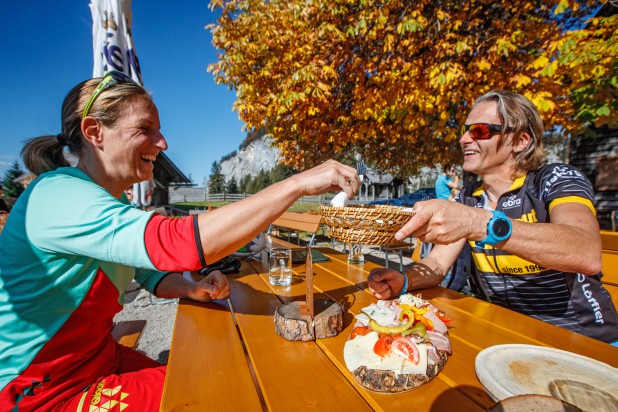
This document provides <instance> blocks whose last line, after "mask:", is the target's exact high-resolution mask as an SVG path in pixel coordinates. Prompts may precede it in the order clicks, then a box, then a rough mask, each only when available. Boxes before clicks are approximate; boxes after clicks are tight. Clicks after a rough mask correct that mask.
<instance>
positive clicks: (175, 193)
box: [169, 187, 379, 204]
mask: <svg viewBox="0 0 618 412" xmlns="http://www.w3.org/2000/svg"><path fill="white" fill-rule="evenodd" d="M249 196H251V194H250V193H207V192H206V189H205V188H203V187H170V188H169V202H170V204H175V203H186V202H237V201H239V200H242V199H244V198H247V197H249ZM333 197H334V195H332V194H330V195H320V196H303V197H301V198H300V199H298V201H299V202H300V203H309V204H324V203H328V202H330V200H331V199H332V198H333ZM375 199H379V198H378V197H376V198H375ZM375 199H373V198H369V197H367V196H363V197H362V198H361V197H359V196H357V197H356V199H355V201H351V202H350V203H366V202H370V201H372V200H375Z"/></svg>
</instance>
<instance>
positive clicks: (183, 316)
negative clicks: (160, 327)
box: [161, 265, 263, 411]
mask: <svg viewBox="0 0 618 412" xmlns="http://www.w3.org/2000/svg"><path fill="white" fill-rule="evenodd" d="M242 270H244V271H247V270H248V271H250V272H253V270H252V269H251V267H250V266H249V265H244V268H242ZM206 405H207V406H208V408H209V409H212V410H250V411H255V410H262V409H263V407H262V403H261V401H260V395H259V394H258V392H257V390H256V386H255V384H254V381H253V377H252V376H251V372H250V369H249V366H248V364H247V359H246V356H245V351H244V349H243V346H242V342H241V340H240V337H239V334H238V330H237V328H236V325H235V323H234V320H233V318H232V314H231V313H230V311H229V309H228V307H227V306H226V305H224V304H222V303H221V302H214V303H197V302H193V301H191V300H187V299H181V300H180V304H179V305H178V312H177V314H176V321H175V322H174V331H173V335H172V343H171V347H170V357H169V360H168V365H167V376H166V378H165V385H164V388H163V399H162V401H161V410H162V411H203V410H204V409H205V406H206Z"/></svg>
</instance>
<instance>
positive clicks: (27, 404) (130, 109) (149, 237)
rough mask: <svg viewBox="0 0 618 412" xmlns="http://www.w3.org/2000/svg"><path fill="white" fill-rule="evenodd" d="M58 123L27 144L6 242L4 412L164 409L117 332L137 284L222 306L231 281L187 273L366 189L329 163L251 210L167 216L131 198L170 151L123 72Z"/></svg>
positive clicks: (250, 201) (241, 205) (271, 192)
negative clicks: (127, 195) (299, 209)
mask: <svg viewBox="0 0 618 412" xmlns="http://www.w3.org/2000/svg"><path fill="white" fill-rule="evenodd" d="M61 124H62V128H61V130H62V131H61V133H60V134H58V135H57V136H42V137H39V138H34V139H31V140H29V141H28V142H27V143H26V145H25V147H24V149H23V151H22V153H23V159H24V163H25V165H26V166H27V167H28V169H29V170H31V171H32V172H34V173H36V174H37V175H39V177H38V178H37V179H36V180H35V181H34V182H32V183H31V184H30V185H29V186H28V188H27V189H26V191H24V193H23V194H22V195H21V196H20V198H19V200H18V201H17V203H16V204H15V207H14V208H13V209H12V212H11V214H10V216H9V219H8V220H7V223H6V225H5V227H4V231H3V232H2V234H1V235H0V324H2V334H0V365H2V367H1V368H0V410H2V411H20V412H23V411H35V410H36V411H47V410H54V411H69V410H70V411H76V410H77V411H82V410H83V411H92V410H95V409H96V410H99V409H100V410H103V409H105V408H108V407H109V409H111V407H110V406H109V404H108V403H107V402H109V401H110V399H112V398H113V399H114V400H115V401H118V402H122V405H119V407H121V406H122V407H121V409H122V410H123V411H125V412H132V411H136V412H137V411H139V412H143V411H158V410H159V405H160V402H161V393H162V388H163V382H164V378H165V372H166V367H165V366H163V365H160V364H159V363H157V362H155V361H154V360H152V359H150V358H147V357H146V356H144V355H141V354H140V353H138V352H136V351H134V350H133V349H130V348H126V347H123V346H120V345H119V344H117V343H116V341H115V340H114V339H113V337H112V335H111V333H110V332H111V330H112V326H113V317H114V314H116V313H117V312H119V311H120V310H121V309H122V305H121V303H120V302H123V295H124V291H125V290H126V287H127V286H128V285H129V283H130V282H131V281H132V279H134V278H135V279H136V280H137V281H138V282H139V283H140V284H141V285H142V286H143V287H144V288H146V289H148V290H149V291H151V293H154V294H155V295H156V296H158V297H163V298H180V297H184V298H189V299H193V300H195V301H199V302H208V301H211V300H215V299H225V298H227V297H229V296H230V289H229V285H228V282H227V279H226V277H225V276H224V275H223V274H221V272H219V271H214V272H212V273H210V274H208V275H207V276H205V277H204V278H203V279H202V280H200V281H199V282H194V281H192V280H189V279H188V278H186V277H183V275H182V272H184V271H197V270H199V269H200V268H202V267H205V266H207V265H208V264H210V263H213V262H216V261H218V260H219V259H221V258H223V257H225V256H227V255H229V254H231V253H232V252H234V251H236V250H238V249H239V248H240V247H241V246H243V245H245V244H247V243H248V242H249V241H250V240H251V239H253V238H254V237H255V235H257V234H258V233H259V232H261V231H262V230H264V229H265V228H266V227H267V226H268V224H269V223H270V222H272V221H273V220H275V219H276V218H277V217H278V216H279V215H281V214H282V213H283V212H284V211H285V210H286V209H287V208H288V207H289V206H291V205H292V203H294V201H295V200H297V199H298V198H299V197H301V196H304V195H317V194H321V193H325V192H332V191H340V190H343V191H345V192H346V193H347V195H348V196H349V197H350V198H352V197H353V196H354V194H355V193H356V192H357V191H358V188H359V186H360V180H359V177H358V175H357V173H356V170H355V169H354V168H352V167H349V166H344V165H342V164H340V163H338V162H335V161H333V160H329V161H327V162H325V163H323V164H321V165H319V166H317V167H315V168H313V169H310V170H307V171H304V172H302V173H299V174H297V175H294V176H292V177H290V178H288V179H286V180H283V181H281V182H278V183H276V184H273V185H272V186H270V187H268V188H266V189H264V190H263V191H261V192H259V193H257V194H255V195H253V196H251V197H250V198H247V199H244V200H242V201H239V202H236V203H233V204H230V205H227V206H224V207H220V208H218V209H215V210H212V211H210V212H208V213H202V214H199V215H194V216H190V217H186V218H166V217H164V216H161V215H158V214H156V213H154V212H152V211H151V212H146V211H142V210H139V209H136V208H134V207H131V206H130V205H128V204H126V203H125V202H122V201H121V200H120V199H121V197H122V194H123V192H124V190H125V189H126V188H127V187H129V186H130V185H132V184H133V183H135V182H141V181H144V180H150V179H152V177H153V169H154V162H155V160H156V159H157V156H158V155H159V153H160V152H161V151H164V150H166V149H167V141H166V140H165V138H164V137H163V135H162V134H161V131H160V129H161V125H160V123H159V114H158V111H157V107H156V106H155V104H154V102H153V100H152V98H151V97H150V95H149V94H148V93H147V92H146V90H145V89H143V88H142V87H141V86H139V85H138V84H136V83H134V82H133V81H132V80H131V79H130V78H129V77H127V76H125V75H123V74H122V73H118V72H110V73H108V74H106V75H105V76H104V77H103V78H95V79H90V80H86V81H83V82H81V83H79V84H78V85H76V86H75V87H74V88H73V89H72V90H71V91H70V92H69V93H68V94H67V96H66V98H65V99H64V102H63V106H62V112H61ZM67 147H68V150H70V151H71V152H72V153H73V154H75V155H78V157H79V162H78V164H77V166H76V167H68V166H69V165H68V163H67V161H66V160H65V157H64V153H63V152H64V149H65V148H67ZM213 373H214V372H213ZM204 390H209V389H208V388H205V389H204ZM106 392H107V395H106V396H101V393H106ZM113 394H116V396H115V397H112V395H113ZM93 408H94V409H93Z"/></svg>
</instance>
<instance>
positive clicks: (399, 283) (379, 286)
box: [367, 268, 404, 300]
mask: <svg viewBox="0 0 618 412" xmlns="http://www.w3.org/2000/svg"><path fill="white" fill-rule="evenodd" d="M403 283H404V275H403V274H402V273H401V272H398V271H396V270H394V269H389V268H377V269H372V270H371V272H369V277H368V278H367V285H368V286H369V290H370V291H371V293H373V295H374V296H375V297H376V298H378V299H381V300H387V299H393V298H396V297H397V296H399V294H400V293H401V288H402V287H403Z"/></svg>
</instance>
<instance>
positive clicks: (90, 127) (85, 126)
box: [81, 116, 103, 147]
mask: <svg viewBox="0 0 618 412" xmlns="http://www.w3.org/2000/svg"><path fill="white" fill-rule="evenodd" d="M81 129H82V135H84V137H85V138H86V140H87V141H89V142H90V143H91V144H92V145H93V146H95V147H100V146H101V145H102V144H103V135H102V128H101V123H100V122H99V121H98V120H97V119H96V118H94V117H92V116H86V117H85V118H83V119H82V123H81Z"/></svg>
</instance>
